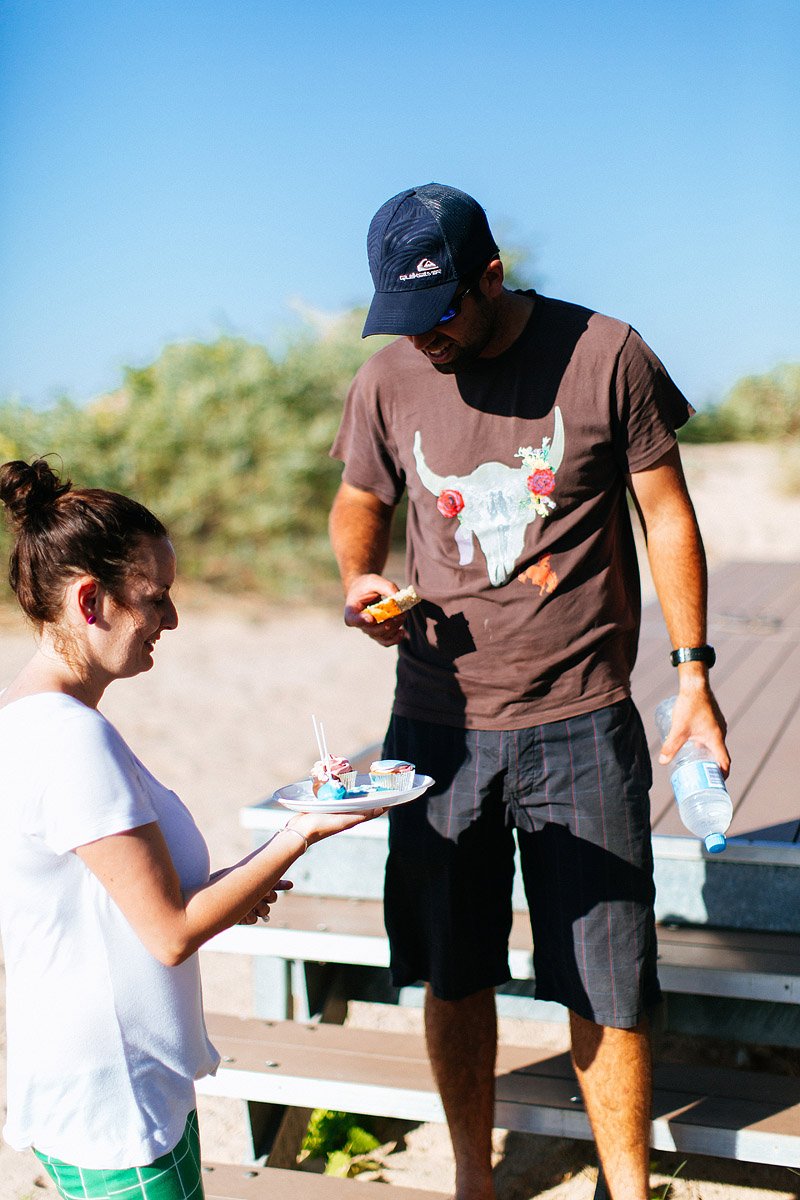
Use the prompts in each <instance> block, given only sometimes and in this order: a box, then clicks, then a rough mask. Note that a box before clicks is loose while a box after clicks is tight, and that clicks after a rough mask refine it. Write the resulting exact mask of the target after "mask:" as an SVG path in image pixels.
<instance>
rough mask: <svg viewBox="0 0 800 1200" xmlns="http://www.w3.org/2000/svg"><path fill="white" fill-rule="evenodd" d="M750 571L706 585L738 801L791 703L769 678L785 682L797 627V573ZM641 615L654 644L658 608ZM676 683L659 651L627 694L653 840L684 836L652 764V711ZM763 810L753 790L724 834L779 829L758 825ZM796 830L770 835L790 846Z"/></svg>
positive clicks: (737, 570)
mask: <svg viewBox="0 0 800 1200" xmlns="http://www.w3.org/2000/svg"><path fill="white" fill-rule="evenodd" d="M752 566H753V565H752V564H741V563H739V564H736V563H734V564H729V565H728V566H726V567H724V568H722V569H721V570H720V571H717V572H713V573H712V575H711V577H710V581H709V613H710V616H709V637H710V640H712V641H713V642H714V643H715V645H716V647H717V653H718V663H717V666H716V667H715V668H714V675H713V683H714V690H715V693H716V695H717V698H718V699H719V701H720V705H721V707H722V709H723V711H724V712H725V715H726V718H727V720H728V723H729V727H730V733H729V742H730V744H731V746H732V748H733V749H734V750H735V754H734V756H733V757H734V766H733V774H732V778H731V791H732V793H736V795H738V796H742V794H747V793H748V792H750V791H751V790H752V784H753V781H754V780H755V779H757V777H758V775H759V774H760V772H761V770H762V766H763V760H764V757H765V747H767V746H769V745H770V741H771V731H774V729H775V728H776V727H779V726H780V725H781V724H782V722H783V719H784V716H785V712H786V706H787V704H791V698H790V697H789V698H788V699H787V694H786V692H785V691H783V690H781V689H780V687H776V685H775V683H774V679H775V677H776V675H781V676H782V677H783V678H786V677H787V676H786V668H785V663H786V659H787V657H789V656H793V655H794V653H795V652H796V647H797V644H798V637H797V630H798V628H800V567H799V566H798V565H797V564H795V563H767V564H756V565H755V566H756V569H755V570H753V569H752ZM647 611H648V618H647V621H644V617H643V630H644V629H645V628H648V629H651V630H652V631H653V635H652V637H653V639H655V633H654V631H655V629H656V628H657V620H658V619H660V613H659V612H658V611H657V605H651V606H648V610H647ZM795 661H796V660H795ZM795 670H796V668H795ZM675 682H676V681H675V677H674V673H673V669H672V668H671V667H670V666H669V663H668V661H667V658H666V650H665V651H664V658H663V660H662V662H661V665H659V664H658V662H655V663H654V662H653V661H652V659H649V658H648V659H647V661H646V662H642V661H641V660H640V661H639V662H637V666H636V670H635V671H634V675H633V694H634V698H635V700H636V703H637V705H638V707H639V708H640V711H641V713H642V717H643V719H644V721H645V727H646V729H647V732H648V739H649V742H650V747H651V752H652V753H653V759H654V788H653V795H652V811H653V828H654V831H655V833H656V834H659V835H665V836H685V830H684V829H683V826H682V824H681V823H680V819H679V817H678V815H677V813H676V812H675V810H674V804H673V802H672V798H671V792H670V789H669V784H668V776H667V772H666V770H665V769H664V768H662V767H660V766H659V765H658V763H657V762H656V759H657V757H658V738H657V735H656V733H655V730H654V728H653V721H652V711H653V709H654V708H655V705H656V704H657V703H658V701H659V700H660V699H661V698H662V697H663V696H664V695H668V694H669V693H670V691H672V690H674V687H675ZM754 714H755V715H754ZM743 727H744V729H745V730H746V732H744V733H743ZM737 789H738V791H737ZM765 805H768V799H767V798H766V797H764V795H763V793H762V791H761V789H760V788H758V789H757V790H756V791H755V793H754V794H753V797H752V799H751V800H750V801H747V802H746V803H745V806H744V807H743V810H742V813H741V816H740V817H739V820H738V821H737V822H736V823H735V824H734V825H732V828H731V835H732V836H737V835H740V836H741V832H740V826H741V829H742V830H748V829H757V828H759V827H764V828H768V827H774V826H776V825H779V824H782V823H783V822H784V820H785V818H784V817H781V819H780V821H775V820H763V819H762V817H761V811H762V808H764V807H765ZM767 811H768V807H767ZM793 815H794V816H795V817H796V818H797V817H800V812H798V811H797V810H795V812H794V814H793ZM796 829H800V823H799V824H798V826H797V827H794V826H793V827H792V830H790V831H787V830H786V829H773V836H774V840H776V841H785V840H793V838H794V836H795V830H796Z"/></svg>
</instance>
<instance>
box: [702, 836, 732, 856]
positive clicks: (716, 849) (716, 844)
mask: <svg viewBox="0 0 800 1200" xmlns="http://www.w3.org/2000/svg"><path fill="white" fill-rule="evenodd" d="M705 843H706V850H707V851H708V853H709V854H720V853H721V852H722V851H723V850H724V849H725V847H726V846H727V844H728V839H727V838H726V837H725V834H724V833H710V834H709V835H708V837H707V838H706V839H705Z"/></svg>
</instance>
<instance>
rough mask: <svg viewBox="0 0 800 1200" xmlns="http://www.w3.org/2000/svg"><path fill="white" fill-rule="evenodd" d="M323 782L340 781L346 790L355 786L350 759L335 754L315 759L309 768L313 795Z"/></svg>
mask: <svg viewBox="0 0 800 1200" xmlns="http://www.w3.org/2000/svg"><path fill="white" fill-rule="evenodd" d="M323 783H340V784H341V785H342V787H343V788H344V790H345V791H346V792H352V790H353V788H354V787H355V786H356V772H355V771H354V770H353V765H352V763H351V762H350V760H349V759H348V758H339V757H337V755H335V754H329V755H328V757H327V758H326V759H321V758H319V759H317V761H316V762H315V763H314V765H313V767H312V768H311V787H312V790H313V792H314V795H315V796H316V795H317V794H318V792H319V789H320V788H321V787H322V785H323Z"/></svg>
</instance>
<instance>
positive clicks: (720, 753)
mask: <svg viewBox="0 0 800 1200" xmlns="http://www.w3.org/2000/svg"><path fill="white" fill-rule="evenodd" d="M726 732H727V726H726V724H725V718H724V717H723V715H722V713H721V712H720V709H719V705H718V704H717V701H716V699H715V698H714V693H713V692H712V691H711V689H710V688H709V687H708V686H706V687H692V688H691V690H683V689H682V690H681V691H680V692H679V693H678V697H677V699H676V701H675V708H674V709H673V712H672V725H671V726H670V731H669V735H668V737H667V739H666V741H665V742H664V745H663V746H662V747H661V753H660V754H659V756H658V761H659V762H660V763H663V764H666V763H668V762H670V761H671V760H672V759H673V758H674V757H675V755H676V754H677V753H678V751H679V750H680V748H681V746H682V745H683V744H684V742H688V741H689V739H690V738H691V739H692V740H693V741H695V742H701V743H702V744H703V745H704V746H707V747H708V749H709V751H710V752H711V754H712V756H713V758H714V759H715V760H716V761H717V763H719V767H720V770H721V771H722V774H723V775H724V776H725V777H726V778H727V775H728V771H729V770H730V767H731V759H730V755H729V754H728V749H727V746H726V745H725V734H726Z"/></svg>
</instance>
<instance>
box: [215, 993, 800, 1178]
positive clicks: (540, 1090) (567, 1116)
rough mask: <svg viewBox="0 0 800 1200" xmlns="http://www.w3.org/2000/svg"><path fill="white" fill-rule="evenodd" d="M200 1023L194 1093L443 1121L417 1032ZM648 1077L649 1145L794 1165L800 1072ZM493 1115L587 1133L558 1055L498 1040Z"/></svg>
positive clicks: (516, 1125) (527, 1126) (531, 1127)
mask: <svg viewBox="0 0 800 1200" xmlns="http://www.w3.org/2000/svg"><path fill="white" fill-rule="evenodd" d="M207 1020H208V1026H209V1033H210V1035H211V1038H212V1040H213V1042H214V1043H215V1045H216V1046H217V1047H218V1049H219V1050H220V1053H221V1054H222V1065H221V1067H220V1069H219V1071H218V1073H217V1075H216V1076H215V1077H210V1076H208V1077H206V1078H204V1079H201V1080H199V1081H198V1089H199V1090H200V1091H201V1092H202V1093H203V1094H205V1095H216V1096H232V1097H236V1098H244V1099H247V1100H249V1101H254V1102H258V1103H267V1104H276V1103H277V1104H288V1105H296V1106H299V1107H310V1106H319V1107H323V1108H324V1107H329V1108H333V1109H343V1110H346V1111H349V1112H358V1113H366V1114H377V1115H381V1116H394V1117H399V1118H401V1119H403V1120H409V1121H423V1122H428V1121H433V1122H441V1121H443V1120H444V1113H443V1110H442V1104H441V1100H440V1098H439V1095H438V1093H437V1091H436V1088H435V1085H434V1082H433V1077H432V1073H431V1068H430V1064H429V1061H428V1055H427V1052H426V1049H425V1042H424V1038H423V1037H421V1036H414V1035H409V1034H398V1033H387V1032H385V1031H378V1030H363V1029H357V1028H353V1027H342V1026H339V1025H328V1024H324V1023H322V1024H312V1025H303V1024H295V1023H293V1022H290V1021H283V1022H272V1021H256V1020H242V1019H239V1018H236V1017H229V1016H223V1015H218V1014H207ZM654 1084H655V1086H654V1103H653V1125H652V1141H651V1145H652V1146H653V1147H654V1148H655V1149H657V1150H670V1151H674V1150H678V1151H682V1152H686V1153H695V1154H712V1155H715V1156H718V1157H721V1158H738V1159H746V1160H747V1161H750V1162H762V1163H775V1164H783V1165H788V1166H798V1165H800V1136H798V1132H797V1130H798V1128H799V1127H800V1081H799V1080H797V1079H792V1078H789V1077H786V1076H783V1077H776V1076H766V1075H759V1074H756V1073H754V1072H747V1071H731V1070H725V1069H722V1068H710V1067H704V1066H702V1065H695V1066H689V1065H687V1064H681V1065H675V1066H670V1065H662V1066H658V1067H657V1068H656V1071H655V1080H654ZM495 1123H496V1125H497V1126H498V1127H500V1128H503V1129H509V1130H514V1131H518V1132H526V1133H543V1134H549V1135H554V1136H559V1137H575V1138H582V1139H583V1138H590V1137H591V1132H590V1129H589V1122H588V1120H587V1117H586V1114H585V1112H584V1108H583V1104H582V1101H581V1098H580V1095H579V1093H578V1088H577V1084H576V1081H575V1076H574V1074H573V1071H572V1067H571V1064H570V1060H569V1055H567V1054H554V1053H553V1052H552V1051H551V1050H546V1049H542V1048H538V1047H536V1046H530V1045H527V1046H509V1045H505V1044H503V1045H501V1046H500V1047H499V1049H498V1061H497V1075H496V1108H495ZM211 1194H212V1195H213V1192H212V1193H211Z"/></svg>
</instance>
